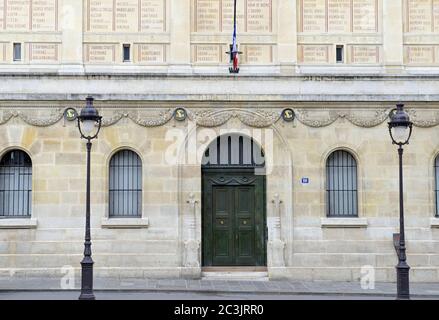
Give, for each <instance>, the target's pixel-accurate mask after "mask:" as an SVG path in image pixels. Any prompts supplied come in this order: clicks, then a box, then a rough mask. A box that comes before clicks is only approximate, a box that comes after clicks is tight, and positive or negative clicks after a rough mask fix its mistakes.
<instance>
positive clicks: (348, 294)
mask: <svg viewBox="0 0 439 320" xmlns="http://www.w3.org/2000/svg"><path fill="white" fill-rule="evenodd" d="M8 292H9V293H18V292H35V293H37V292H52V293H54V292H78V293H79V292H80V289H66V290H61V289H45V290H41V289H0V293H8ZM94 292H107V293H108V292H118V293H123V292H126V293H158V292H161V293H175V292H181V293H182V292H184V293H204V294H250V295H254V296H258V295H279V296H285V295H292V296H316V295H317V296H318V295H321V296H341V297H395V298H396V292H395V293H383V292H380V293H373V292H371V293H362V292H330V291H322V292H309V291H258V292H255V291H250V290H208V289H176V288H172V289H169V288H163V289H157V288H151V289H120V288H114V289H94ZM410 296H411V297H413V298H421V299H422V298H429V299H438V300H439V295H434V294H430V295H429V294H416V293H414V294H410Z"/></svg>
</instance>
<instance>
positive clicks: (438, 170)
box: [434, 155, 439, 218]
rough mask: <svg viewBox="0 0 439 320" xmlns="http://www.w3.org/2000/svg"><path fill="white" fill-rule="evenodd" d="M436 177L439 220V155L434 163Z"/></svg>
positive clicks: (435, 191) (438, 215) (438, 214)
mask: <svg viewBox="0 0 439 320" xmlns="http://www.w3.org/2000/svg"><path fill="white" fill-rule="evenodd" d="M434 175H435V188H434V189H435V190H434V193H435V195H436V217H438V218H439V155H438V156H437V157H436V160H435V162H434Z"/></svg>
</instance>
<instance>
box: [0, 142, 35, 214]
mask: <svg viewBox="0 0 439 320" xmlns="http://www.w3.org/2000/svg"><path fill="white" fill-rule="evenodd" d="M31 208H32V161H31V159H30V157H29V155H28V154H27V153H25V152H24V151H21V150H12V151H9V152H7V153H6V154H5V155H4V156H3V157H2V159H1V161H0V218H22V217H30V216H31Z"/></svg>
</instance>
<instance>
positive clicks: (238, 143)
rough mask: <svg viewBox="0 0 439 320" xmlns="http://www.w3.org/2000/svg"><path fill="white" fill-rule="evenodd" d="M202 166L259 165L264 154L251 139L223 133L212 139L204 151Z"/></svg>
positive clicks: (262, 162) (262, 160)
mask: <svg viewBox="0 0 439 320" xmlns="http://www.w3.org/2000/svg"><path fill="white" fill-rule="evenodd" d="M202 164H203V167H209V168H215V167H240V168H242V167H249V168H255V167H261V168H263V167H264V166H265V154H264V151H263V150H262V148H261V147H260V146H259V145H258V144H257V143H256V142H255V141H254V140H253V139H252V138H249V137H247V136H241V135H223V136H220V137H218V138H217V139H216V140H215V141H213V142H212V143H211V144H210V145H209V147H208V148H207V150H206V151H205V153H204V157H203V161H202Z"/></svg>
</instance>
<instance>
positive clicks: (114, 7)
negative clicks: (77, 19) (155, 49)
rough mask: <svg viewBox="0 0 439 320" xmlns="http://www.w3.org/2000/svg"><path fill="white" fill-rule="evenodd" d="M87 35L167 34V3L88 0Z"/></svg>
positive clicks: (160, 0) (142, 0) (132, 0)
mask: <svg viewBox="0 0 439 320" xmlns="http://www.w3.org/2000/svg"><path fill="white" fill-rule="evenodd" d="M86 15H87V31H89V32H97V33H101V32H103V33H108V32H113V31H114V32H125V33H134V32H147V33H157V32H164V31H166V0H86Z"/></svg>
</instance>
